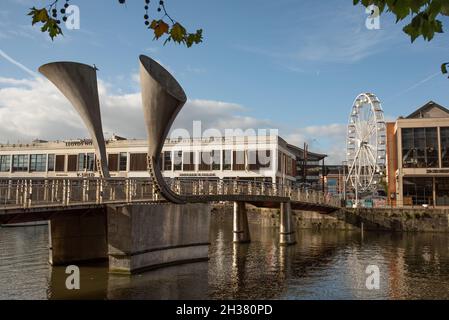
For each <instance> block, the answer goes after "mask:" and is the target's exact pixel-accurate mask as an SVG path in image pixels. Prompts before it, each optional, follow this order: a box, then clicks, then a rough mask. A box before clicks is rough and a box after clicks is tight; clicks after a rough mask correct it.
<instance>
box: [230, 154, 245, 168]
mask: <svg viewBox="0 0 449 320" xmlns="http://www.w3.org/2000/svg"><path fill="white" fill-rule="evenodd" d="M232 170H233V171H244V170H245V151H234V152H233V164H232Z"/></svg>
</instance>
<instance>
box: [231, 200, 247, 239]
mask: <svg viewBox="0 0 449 320" xmlns="http://www.w3.org/2000/svg"><path fill="white" fill-rule="evenodd" d="M233 229H234V230H233V233H234V236H233V240H234V242H235V243H248V242H251V236H250V234H249V226H248V216H247V213H246V205H245V202H234V223H233Z"/></svg>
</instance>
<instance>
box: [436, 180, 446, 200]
mask: <svg viewBox="0 0 449 320" xmlns="http://www.w3.org/2000/svg"><path fill="white" fill-rule="evenodd" d="M435 196H436V205H437V206H449V178H435Z"/></svg>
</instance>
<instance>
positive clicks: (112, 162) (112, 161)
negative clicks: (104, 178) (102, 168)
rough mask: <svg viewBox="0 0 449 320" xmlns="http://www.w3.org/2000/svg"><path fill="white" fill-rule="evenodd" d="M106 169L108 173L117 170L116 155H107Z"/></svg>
mask: <svg viewBox="0 0 449 320" xmlns="http://www.w3.org/2000/svg"><path fill="white" fill-rule="evenodd" d="M108 169H109V171H110V172H115V171H117V170H118V153H113V154H108Z"/></svg>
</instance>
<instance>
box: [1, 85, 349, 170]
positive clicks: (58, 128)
mask: <svg viewBox="0 0 449 320" xmlns="http://www.w3.org/2000/svg"><path fill="white" fill-rule="evenodd" d="M98 84H99V94H100V100H101V101H100V102H101V110H102V117H103V129H104V131H105V133H106V135H107V136H110V135H111V134H112V133H116V134H118V135H121V136H126V137H129V138H145V136H146V130H145V125H144V120H143V112H142V106H141V95H140V93H139V92H136V93H128V94H121V93H116V92H114V90H113V87H112V86H111V85H110V84H109V83H107V82H104V81H101V80H99V81H98ZM247 111H248V110H247V109H246V108H245V107H244V106H242V105H240V104H237V103H230V102H223V101H214V100H202V99H193V100H189V101H188V102H187V103H186V105H185V107H184V108H183V109H182V111H181V112H180V114H179V115H178V117H177V119H176V121H175V123H174V125H173V129H176V128H183V129H187V130H188V131H189V132H192V130H193V121H201V128H202V130H203V132H204V130H207V129H211V128H213V129H218V130H220V132H221V133H222V134H224V133H225V129H242V130H243V131H245V130H247V129H254V130H256V131H257V130H258V129H270V128H274V129H279V133H280V135H281V136H283V137H284V138H285V139H286V140H287V141H288V142H289V143H292V144H295V145H297V146H300V147H301V146H302V145H303V143H304V141H307V142H308V143H309V145H310V150H311V151H313V152H320V153H326V154H328V155H329V159H328V160H327V163H340V162H341V160H343V159H342V157H343V156H344V144H345V135H346V131H345V130H346V126H345V125H344V124H330V125H321V126H307V127H304V128H297V129H294V130H289V129H287V128H285V127H283V126H282V125H281V126H276V125H275V124H274V123H273V122H272V121H270V120H269V119H260V118H256V117H252V116H249V115H248V114H246V113H247ZM0 123H1V126H0V142H7V141H9V142H17V141H22V142H26V141H30V140H32V139H35V138H41V139H48V140H62V139H70V138H84V137H87V136H88V133H87V131H86V130H85V128H84V126H83V124H82V121H81V119H80V118H79V116H78V114H77V113H76V112H75V111H74V109H73V108H72V107H71V105H70V103H69V102H68V101H67V99H66V98H65V97H64V96H63V95H62V94H61V93H59V91H58V90H57V89H56V88H55V87H54V85H53V84H51V83H50V82H49V81H47V80H46V79H44V78H40V77H39V78H34V79H13V78H0Z"/></svg>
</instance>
